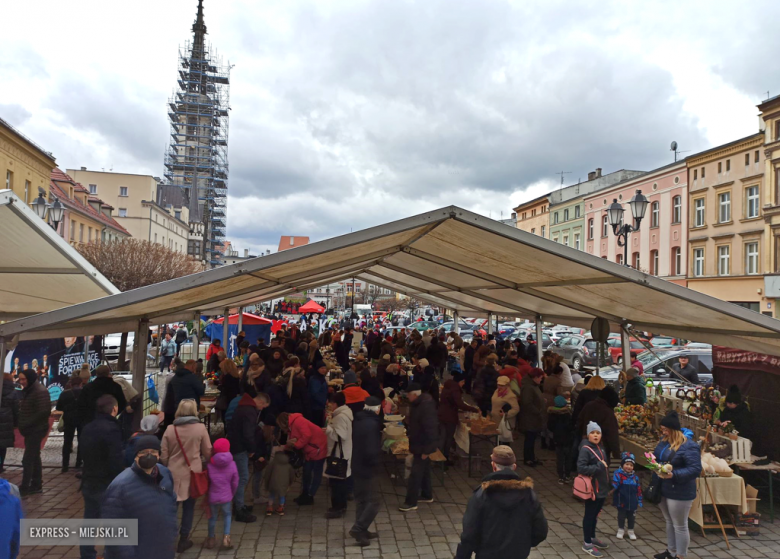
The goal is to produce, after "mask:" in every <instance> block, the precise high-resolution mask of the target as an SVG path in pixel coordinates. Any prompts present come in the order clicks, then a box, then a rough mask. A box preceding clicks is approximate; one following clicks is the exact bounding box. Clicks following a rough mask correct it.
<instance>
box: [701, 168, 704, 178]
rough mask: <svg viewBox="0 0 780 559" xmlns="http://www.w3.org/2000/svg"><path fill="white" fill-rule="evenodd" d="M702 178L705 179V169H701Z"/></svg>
mask: <svg viewBox="0 0 780 559" xmlns="http://www.w3.org/2000/svg"><path fill="white" fill-rule="evenodd" d="M701 178H704V167H702V168H701Z"/></svg>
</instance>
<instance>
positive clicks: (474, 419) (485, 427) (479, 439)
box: [455, 412, 498, 477]
mask: <svg viewBox="0 0 780 559" xmlns="http://www.w3.org/2000/svg"><path fill="white" fill-rule="evenodd" d="M459 415H460V416H461V420H460V422H459V423H458V427H457V429H455V444H457V445H458V448H460V449H461V450H463V452H465V453H466V454H467V455H468V461H469V477H474V476H472V459H473V458H475V457H480V458H484V457H485V456H483V455H482V454H479V453H478V452H477V451H476V450H475V446H477V445H480V444H482V443H488V444H490V445H491V446H490V452H492V451H493V448H494V447H496V446H498V425H497V424H496V423H495V422H494V421H491V420H489V419H484V418H482V416H480V415H479V414H477V413H470V412H460V413H459ZM488 456H489V455H488ZM480 476H481V474H480V472H477V477H480Z"/></svg>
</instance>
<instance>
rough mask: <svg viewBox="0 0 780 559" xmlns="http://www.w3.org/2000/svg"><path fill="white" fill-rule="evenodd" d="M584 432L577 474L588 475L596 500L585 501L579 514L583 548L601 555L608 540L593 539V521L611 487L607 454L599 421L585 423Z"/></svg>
mask: <svg viewBox="0 0 780 559" xmlns="http://www.w3.org/2000/svg"><path fill="white" fill-rule="evenodd" d="M586 432H587V438H586V439H585V440H584V441H582V444H581V445H580V451H579V454H578V456H577V473H579V474H580V475H583V476H588V477H590V478H591V480H592V481H593V491H594V492H595V499H592V500H587V501H585V514H584V515H583V517H582V533H583V536H584V540H583V543H582V551H584V552H585V553H587V554H588V555H590V556H592V557H603V556H604V554H603V553H601V550H602V549H607V548H608V547H609V543H607V542H604V541H602V540H600V539H598V538H596V523H597V522H598V517H599V512H601V508H602V507H603V506H604V501H606V499H607V495H608V494H609V491H610V489H611V487H610V485H609V465H608V464H607V460H608V455H607V452H606V451H605V450H604V447H603V446H601V427H600V426H599V425H598V423H596V422H595V421H591V422H590V423H588V425H587V427H586Z"/></svg>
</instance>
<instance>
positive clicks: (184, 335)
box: [174, 324, 190, 357]
mask: <svg viewBox="0 0 780 559" xmlns="http://www.w3.org/2000/svg"><path fill="white" fill-rule="evenodd" d="M189 337H190V334H189V332H187V327H186V326H185V325H184V324H179V328H178V329H177V330H176V337H175V338H174V341H175V342H176V357H178V356H179V355H180V354H181V346H182V344H184V342H186V341H187V340H188V339H189Z"/></svg>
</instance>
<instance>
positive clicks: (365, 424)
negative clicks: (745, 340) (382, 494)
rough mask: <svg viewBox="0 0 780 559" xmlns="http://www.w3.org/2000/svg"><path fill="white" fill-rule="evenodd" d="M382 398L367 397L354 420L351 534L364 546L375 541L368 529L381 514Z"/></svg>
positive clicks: (372, 533) (373, 534)
mask: <svg viewBox="0 0 780 559" xmlns="http://www.w3.org/2000/svg"><path fill="white" fill-rule="evenodd" d="M381 404H382V402H381V401H380V400H379V398H376V397H374V396H370V397H368V398H366V401H365V406H364V408H363V411H360V412H358V413H357V415H355V419H354V420H353V421H352V479H353V481H354V483H355V490H354V493H355V524H354V526H352V528H351V529H350V531H349V535H350V536H352V537H353V538H355V539H356V540H357V543H358V545H359V546H361V547H365V546H367V545H369V540H371V539H373V538H376V537H377V536H376V533H375V532H369V531H368V528H369V527H370V526H371V523H372V522H373V521H374V519H375V518H376V515H377V513H378V512H379V491H378V489H379V488H378V482H377V479H376V476H377V471H378V469H379V465H380V463H381V458H380V456H381V451H382V421H381V419H380V418H379V410H380V409H381Z"/></svg>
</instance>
